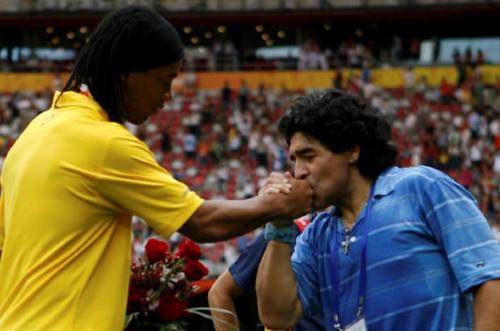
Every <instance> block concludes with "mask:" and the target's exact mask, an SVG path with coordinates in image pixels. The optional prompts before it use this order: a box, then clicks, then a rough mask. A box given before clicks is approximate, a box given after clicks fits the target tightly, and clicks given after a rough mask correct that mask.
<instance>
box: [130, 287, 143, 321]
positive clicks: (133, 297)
mask: <svg viewBox="0 0 500 331" xmlns="http://www.w3.org/2000/svg"><path fill="white" fill-rule="evenodd" d="M146 293H147V290H146V289H143V288H136V287H135V286H134V285H132V284H130V285H129V291H128V300H127V313H128V314H130V313H134V312H137V311H141V309H142V307H143V306H144V305H146Z"/></svg>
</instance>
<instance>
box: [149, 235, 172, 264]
mask: <svg viewBox="0 0 500 331" xmlns="http://www.w3.org/2000/svg"><path fill="white" fill-rule="evenodd" d="M145 248H146V256H147V257H148V261H149V262H157V261H161V260H163V259H164V258H165V257H166V256H167V252H168V250H169V246H168V243H166V242H165V241H163V240H158V239H154V238H150V239H148V242H147V243H146V247H145Z"/></svg>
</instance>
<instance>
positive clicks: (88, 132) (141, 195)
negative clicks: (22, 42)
mask: <svg viewBox="0 0 500 331" xmlns="http://www.w3.org/2000/svg"><path fill="white" fill-rule="evenodd" d="M56 98H57V94H56V96H55V97H54V100H55V99H56ZM57 106H58V107H57V108H55V107H54V105H52V108H51V109H49V110H48V111H46V112H44V113H42V114H40V115H39V116H38V117H36V118H35V119H34V120H33V121H32V122H31V123H30V124H29V126H28V127H27V128H26V130H25V131H24V132H23V133H22V135H21V136H20V137H19V139H18V140H17V142H16V143H15V144H14V146H13V147H12V149H11V150H10V152H9V153H8V155H7V158H6V160H5V162H4V166H3V169H2V175H1V185H2V196H1V199H0V250H1V251H2V255H1V258H0V330H2V331H36V330H44V331H45V330H51V331H58V330H61V331H71V330H75V331H85V330H89V331H100V330H122V329H123V323H124V318H125V309H126V300H127V289H128V278H129V268H130V262H131V261H130V251H131V248H130V247H131V215H137V216H140V217H142V218H143V219H144V220H146V221H147V222H148V223H149V224H150V225H151V226H152V227H153V228H154V229H155V231H157V232H158V233H160V234H162V235H163V236H165V237H168V236H170V235H171V234H172V233H173V232H175V231H176V230H177V229H179V228H180V227H181V226H182V225H183V224H184V223H185V222H186V220H187V219H188V218H189V217H190V216H191V215H192V214H193V212H194V211H195V210H196V209H197V208H198V207H199V206H200V205H201V203H202V202H203V200H202V199H201V198H200V197H198V196H197V195H196V194H195V193H194V192H191V191H190V190H189V189H188V188H187V187H186V186H185V185H184V184H182V183H180V182H178V181H176V180H175V179H174V178H173V177H172V176H171V175H170V174H169V173H168V172H167V171H166V170H165V169H163V168H162V167H160V166H159V165H158V164H157V162H156V161H155V160H154V158H153V154H152V153H151V151H150V150H149V149H148V147H147V146H146V145H145V144H144V143H142V142H141V141H140V140H138V139H137V138H136V137H135V136H133V135H132V134H131V133H130V132H129V131H127V129H126V128H124V127H123V126H122V125H120V124H118V123H114V122H110V121H109V120H108V117H107V116H106V113H105V112H104V111H103V110H102V109H101V108H100V107H99V105H98V104H97V103H96V102H94V101H93V100H92V99H91V98H89V97H87V96H84V95H82V94H78V93H74V92H65V93H64V94H63V95H62V97H61V98H60V99H59V101H58V103H57Z"/></svg>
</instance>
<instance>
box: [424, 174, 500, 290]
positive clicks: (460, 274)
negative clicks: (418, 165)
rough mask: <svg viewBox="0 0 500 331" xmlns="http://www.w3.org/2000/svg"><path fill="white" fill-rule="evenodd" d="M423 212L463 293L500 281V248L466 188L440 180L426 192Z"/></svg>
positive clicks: (449, 181)
mask: <svg viewBox="0 0 500 331" xmlns="http://www.w3.org/2000/svg"><path fill="white" fill-rule="evenodd" d="M423 210H424V211H425V213H426V219H427V220H428V222H429V224H430V227H431V228H432V231H433V232H434V234H435V236H436V238H437V241H438V243H439V245H440V246H441V247H442V249H443V250H444V252H445V254H446V256H447V258H448V261H449V263H450V266H451V268H452V270H453V273H454V275H455V277H456V279H457V281H458V284H459V286H460V290H461V291H462V292H466V291H468V290H470V289H471V288H473V287H474V286H477V285H480V284H482V283H484V282H486V281H488V280H492V279H496V278H500V245H499V243H498V241H497V240H496V239H495V237H494V235H493V233H492V231H491V229H490V227H489V225H488V223H487V221H486V219H485V217H484V216H483V214H482V213H481V211H480V210H479V208H478V207H477V206H476V201H475V199H474V197H473V196H472V195H471V194H470V193H469V192H468V191H467V190H466V189H465V188H463V187H462V186H461V185H459V184H458V183H456V182H454V181H452V180H451V179H450V178H447V177H446V178H439V179H437V180H436V181H434V182H433V183H432V184H430V185H429V186H428V187H427V188H426V190H425V194H424V208H423Z"/></svg>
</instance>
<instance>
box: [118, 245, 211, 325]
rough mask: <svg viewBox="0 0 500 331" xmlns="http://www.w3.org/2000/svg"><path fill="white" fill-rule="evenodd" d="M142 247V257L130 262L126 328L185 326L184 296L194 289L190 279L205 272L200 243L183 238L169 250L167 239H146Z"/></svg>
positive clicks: (186, 308) (185, 303)
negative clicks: (174, 250)
mask: <svg viewBox="0 0 500 331" xmlns="http://www.w3.org/2000/svg"><path fill="white" fill-rule="evenodd" d="M145 251H146V252H145V256H144V258H142V259H140V260H139V262H138V263H134V264H133V265H132V274H131V276H130V285H129V296H128V303H127V319H126V323H125V329H126V330H127V331H142V330H144V331H145V330H148V331H149V330H157V331H177V330H179V331H180V330H185V329H186V328H187V324H186V322H185V321H184V320H183V317H186V316H187V315H188V314H189V309H188V301H187V300H188V298H189V296H190V295H191V294H192V293H193V292H194V291H195V290H196V287H195V286H194V285H192V284H191V281H196V280H199V279H201V278H203V277H205V276H206V275H207V274H208V269H207V268H206V267H205V266H204V265H203V264H202V263H201V262H200V261H199V259H200V256H201V250H200V246H198V245H197V244H196V243H194V242H193V241H191V240H185V241H183V242H181V243H180V245H179V247H178V249H177V251H176V252H175V253H172V252H170V246H169V244H168V243H167V242H165V241H162V240H158V239H149V240H148V241H147V243H146V247H145Z"/></svg>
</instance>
